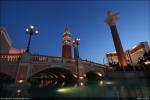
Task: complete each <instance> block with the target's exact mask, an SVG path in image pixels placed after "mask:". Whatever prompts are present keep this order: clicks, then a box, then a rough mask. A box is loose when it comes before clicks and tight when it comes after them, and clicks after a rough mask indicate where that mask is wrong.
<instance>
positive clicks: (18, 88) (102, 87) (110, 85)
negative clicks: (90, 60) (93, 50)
mask: <svg viewBox="0 0 150 100" xmlns="http://www.w3.org/2000/svg"><path fill="white" fill-rule="evenodd" d="M0 88H1V90H0V96H1V97H37V96H38V97H39V96H41V97H51V96H58V97H62V96H69V97H70V96H73V97H85V96H86V97H149V96H150V80H147V79H118V80H98V81H87V82H82V81H81V82H69V81H62V80H54V79H40V80H34V81H32V82H31V83H22V84H18V83H7V84H6V83H0Z"/></svg>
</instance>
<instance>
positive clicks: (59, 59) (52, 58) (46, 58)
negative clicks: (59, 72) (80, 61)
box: [31, 55, 74, 63]
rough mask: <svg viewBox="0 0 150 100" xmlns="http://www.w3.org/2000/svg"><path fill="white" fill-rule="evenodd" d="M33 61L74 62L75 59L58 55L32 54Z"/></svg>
mask: <svg viewBox="0 0 150 100" xmlns="http://www.w3.org/2000/svg"><path fill="white" fill-rule="evenodd" d="M31 59H32V61H33V62H50V63H70V62H71V63H73V62H74V59H62V57H56V56H44V55H32V56H31Z"/></svg>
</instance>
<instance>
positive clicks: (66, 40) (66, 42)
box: [62, 26, 72, 61]
mask: <svg viewBox="0 0 150 100" xmlns="http://www.w3.org/2000/svg"><path fill="white" fill-rule="evenodd" d="M62 59H63V60H64V59H66V60H67V61H68V60H69V61H70V60H71V59H72V52H71V33H70V32H69V30H68V27H67V26H66V27H65V31H64V33H63V38H62Z"/></svg>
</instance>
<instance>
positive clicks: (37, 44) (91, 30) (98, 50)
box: [0, 0, 150, 63]
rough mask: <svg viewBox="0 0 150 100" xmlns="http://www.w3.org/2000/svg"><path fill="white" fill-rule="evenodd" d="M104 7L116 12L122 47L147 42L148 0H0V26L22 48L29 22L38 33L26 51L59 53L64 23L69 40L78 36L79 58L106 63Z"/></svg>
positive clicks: (108, 35) (149, 29) (109, 40)
mask: <svg viewBox="0 0 150 100" xmlns="http://www.w3.org/2000/svg"><path fill="white" fill-rule="evenodd" d="M108 10H111V11H113V12H114V13H116V12H119V15H117V16H118V17H119V19H118V21H117V28H118V32H119V35H120V39H121V42H122V45H123V48H124V50H127V49H129V48H131V47H133V46H134V45H135V44H137V43H139V42H142V41H147V42H148V43H149V42H150V20H149V19H150V11H149V10H150V1H149V0H65V1H61V0H0V26H3V27H5V28H6V30H7V32H8V34H9V36H10V38H11V41H12V44H13V47H15V48H18V49H19V48H25V49H26V47H27V43H28V38H29V36H28V35H27V34H26V32H25V29H26V28H27V27H28V26H29V25H30V24H32V25H34V26H35V28H36V29H37V30H38V31H39V34H38V35H37V36H33V37H32V41H31V48H30V51H31V52H32V53H33V54H41V55H48V56H61V55H62V34H63V32H64V28H65V25H66V24H67V25H68V28H69V31H70V32H71V38H72V40H73V39H75V38H77V37H78V38H80V39H81V41H80V45H79V54H80V58H82V59H88V60H91V61H94V62H97V63H103V61H104V63H106V56H105V55H106V53H107V52H110V51H115V47H114V43H113V40H112V36H111V31H110V28H109V26H108V25H107V24H105V23H104V20H105V19H106V18H107V11H108ZM72 53H73V48H72ZM103 59H104V60H103Z"/></svg>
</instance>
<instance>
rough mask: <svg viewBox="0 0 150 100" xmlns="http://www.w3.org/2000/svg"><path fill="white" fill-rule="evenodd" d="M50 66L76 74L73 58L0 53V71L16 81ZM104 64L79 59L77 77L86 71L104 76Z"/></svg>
mask: <svg viewBox="0 0 150 100" xmlns="http://www.w3.org/2000/svg"><path fill="white" fill-rule="evenodd" d="M52 68H62V69H65V70H67V71H69V72H70V73H71V74H72V75H74V76H77V64H76V63H75V60H74V59H72V60H69V59H65V60H63V62H62V58H61V57H53V56H43V55H32V54H31V53H24V54H3V55H0V73H2V74H5V75H8V76H11V77H12V78H13V79H15V80H16V82H18V81H19V80H24V81H27V80H28V79H29V78H30V77H32V76H34V75H35V74H37V73H40V72H42V71H44V70H48V69H52ZM105 68H106V67H105V66H104V65H102V64H98V63H94V62H91V61H87V60H79V62H78V69H79V77H83V76H84V75H85V74H86V73H87V72H90V71H96V72H99V73H101V75H102V76H105Z"/></svg>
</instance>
